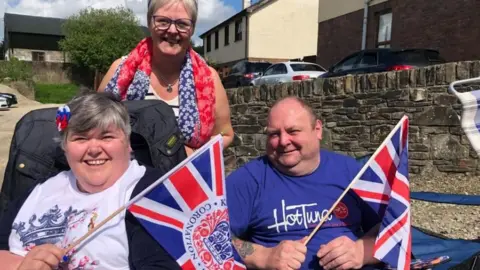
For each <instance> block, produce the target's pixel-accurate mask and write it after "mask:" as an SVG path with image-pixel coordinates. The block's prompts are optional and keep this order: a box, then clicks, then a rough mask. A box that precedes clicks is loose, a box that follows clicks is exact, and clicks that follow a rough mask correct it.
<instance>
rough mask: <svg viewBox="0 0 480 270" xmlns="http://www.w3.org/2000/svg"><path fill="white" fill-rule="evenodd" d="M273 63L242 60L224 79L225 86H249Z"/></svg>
mask: <svg viewBox="0 0 480 270" xmlns="http://www.w3.org/2000/svg"><path fill="white" fill-rule="evenodd" d="M270 65H272V63H269V62H250V61H246V60H243V61H240V62H238V63H236V64H235V65H234V66H233V67H232V69H231V70H230V72H229V74H228V75H227V76H226V77H225V78H224V79H223V81H222V83H223V86H224V87H225V88H235V87H239V86H248V85H250V82H251V81H252V80H254V79H255V78H257V77H259V76H260V75H261V74H262V73H263V72H264V71H265V70H266V69H267V68H268V67H269V66H270Z"/></svg>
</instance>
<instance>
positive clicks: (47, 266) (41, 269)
mask: <svg viewBox="0 0 480 270" xmlns="http://www.w3.org/2000/svg"><path fill="white" fill-rule="evenodd" d="M63 253H64V252H63V250H62V249H60V248H59V247H57V246H54V245H51V244H45V245H41V246H36V247H34V248H33V249H32V250H31V251H30V252H28V253H27V256H25V258H24V259H23V261H22V263H21V264H20V266H19V267H18V270H27V269H28V270H33V269H35V270H51V269H55V268H56V267H57V266H58V265H59V264H60V261H61V260H62V257H63Z"/></svg>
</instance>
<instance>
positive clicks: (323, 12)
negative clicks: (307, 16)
mask: <svg viewBox="0 0 480 270" xmlns="http://www.w3.org/2000/svg"><path fill="white" fill-rule="evenodd" d="M386 1H388V0H372V1H371V2H370V6H373V5H376V4H379V3H382V2H386ZM319 2H320V4H319V6H318V22H324V21H327V20H330V19H333V18H336V17H338V16H342V15H345V14H348V13H351V12H354V11H357V10H360V9H363V8H364V6H365V0H319ZM358 24H359V25H360V27H361V25H362V22H358Z"/></svg>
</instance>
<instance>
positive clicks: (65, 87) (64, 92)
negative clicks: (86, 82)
mask: <svg viewBox="0 0 480 270" xmlns="http://www.w3.org/2000/svg"><path fill="white" fill-rule="evenodd" d="M78 88H79V87H78V86H77V85H75V84H42V83H37V84H35V100H36V101H38V102H40V103H61V104H62V103H67V102H68V101H70V100H71V99H72V97H73V96H75V95H76V94H77V93H78Z"/></svg>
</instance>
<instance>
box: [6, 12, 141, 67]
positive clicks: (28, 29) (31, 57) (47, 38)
mask: <svg viewBox="0 0 480 270" xmlns="http://www.w3.org/2000/svg"><path fill="white" fill-rule="evenodd" d="M65 21H66V20H65V19H60V18H49V17H37V16H29V15H20V14H13V13H5V16H4V27H5V29H4V35H5V37H4V50H5V53H6V57H7V59H9V58H11V57H16V58H18V59H19V60H22V61H36V62H57V63H65V62H69V60H68V57H67V56H66V55H65V53H64V52H62V51H61V49H60V47H59V44H58V42H59V41H60V40H62V39H63V38H64V37H65V35H64V34H63V31H62V24H63V23H64V22H65ZM140 28H141V29H142V31H143V32H144V34H145V35H146V36H148V35H149V32H148V28H147V27H144V26H141V27H140Z"/></svg>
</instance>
